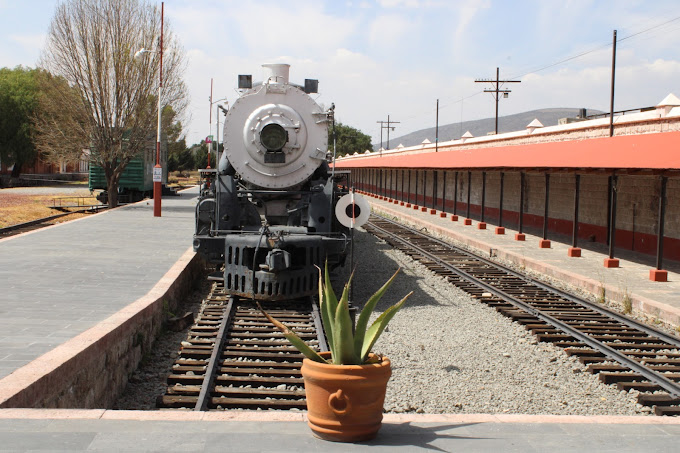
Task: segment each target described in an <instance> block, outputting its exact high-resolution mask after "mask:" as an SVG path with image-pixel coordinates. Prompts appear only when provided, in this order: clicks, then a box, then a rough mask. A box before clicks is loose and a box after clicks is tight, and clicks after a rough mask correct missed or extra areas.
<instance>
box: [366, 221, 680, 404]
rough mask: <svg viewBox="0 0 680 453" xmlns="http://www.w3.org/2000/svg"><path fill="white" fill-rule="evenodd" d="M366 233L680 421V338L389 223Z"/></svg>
mask: <svg viewBox="0 0 680 453" xmlns="http://www.w3.org/2000/svg"><path fill="white" fill-rule="evenodd" d="M364 227H365V228H366V230H367V231H369V232H370V233H372V234H374V235H376V236H377V237H379V238H381V239H384V240H385V241H386V242H388V243H389V244H390V245H392V246H394V247H395V248H397V249H399V250H401V251H402V252H404V253H406V254H407V255H409V256H411V257H412V258H413V259H415V260H417V261H419V262H421V263H422V264H424V265H425V266H427V267H428V268H429V269H430V270H432V271H434V272H435V273H437V274H439V275H442V276H443V277H445V278H446V279H447V280H448V281H449V282H450V283H452V284H454V285H456V286H458V287H460V288H461V289H463V290H464V291H466V292H468V293H469V294H471V295H472V296H473V297H474V298H476V299H478V300H479V301H481V302H483V303H485V304H488V305H490V306H492V307H494V308H496V310H498V311H499V312H501V313H502V314H504V315H506V316H508V317H510V318H512V319H513V320H515V321H517V322H519V323H520V324H523V325H524V326H525V327H526V328H527V329H528V330H530V331H531V332H532V333H534V335H536V337H537V339H538V340H539V341H545V342H552V343H554V344H556V345H557V346H561V347H563V348H564V349H565V352H566V353H567V354H569V355H574V356H577V357H578V359H579V360H580V361H581V362H582V363H584V364H585V365H586V366H587V369H588V371H590V372H592V373H597V374H598V376H599V379H600V380H601V381H602V382H604V383H607V384H615V385H616V386H617V387H618V388H619V389H620V390H626V391H628V390H638V391H639V392H640V393H639V395H638V402H639V403H640V404H643V405H646V406H650V407H653V408H654V413H655V414H656V415H680V385H679V384H678V382H680V339H678V338H677V337H675V336H672V335H668V334H666V333H664V332H662V331H659V330H657V329H654V328H652V327H649V326H647V325H645V324H643V323H640V322H637V321H635V320H633V319H630V318H628V317H626V316H623V315H621V314H619V313H616V312H613V311H610V310H607V309H606V308H604V307H602V306H600V305H599V304H597V303H592V302H589V301H587V300H584V299H581V298H579V297H577V296H574V295H572V294H569V293H566V292H564V291H561V290H559V289H557V288H554V287H552V286H550V285H547V284H545V283H542V282H540V281H538V280H535V279H532V278H530V277H528V276H526V275H523V274H520V273H517V272H515V271H513V270H511V269H509V268H506V267H504V266H502V265H500V264H498V263H496V262H493V261H490V260H487V259H485V258H483V257H481V256H478V255H475V254H473V253H471V252H469V251H466V250H464V249H460V248H457V247H455V246H453V245H451V244H448V243H446V242H444V241H441V240H439V239H436V238H434V237H431V236H429V235H427V234H425V233H423V232H421V231H418V230H415V229H413V228H409V227H406V226H404V225H401V224H399V223H396V222H394V221H391V220H388V219H386V218H384V217H380V216H376V215H372V216H371V218H370V220H369V222H368V223H367V224H366V225H365V226H364Z"/></svg>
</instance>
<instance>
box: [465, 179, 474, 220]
mask: <svg viewBox="0 0 680 453" xmlns="http://www.w3.org/2000/svg"><path fill="white" fill-rule="evenodd" d="M471 183H472V172H471V171H470V170H468V183H467V209H466V212H465V225H472V219H470V185H471Z"/></svg>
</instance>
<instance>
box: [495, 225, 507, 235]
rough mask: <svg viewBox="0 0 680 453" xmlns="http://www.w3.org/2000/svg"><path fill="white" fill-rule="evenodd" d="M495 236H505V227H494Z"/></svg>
mask: <svg viewBox="0 0 680 453" xmlns="http://www.w3.org/2000/svg"><path fill="white" fill-rule="evenodd" d="M496 234H505V227H496Z"/></svg>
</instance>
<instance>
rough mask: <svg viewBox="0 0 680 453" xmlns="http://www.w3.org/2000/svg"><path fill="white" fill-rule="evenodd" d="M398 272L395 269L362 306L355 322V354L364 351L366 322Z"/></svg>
mask: <svg viewBox="0 0 680 453" xmlns="http://www.w3.org/2000/svg"><path fill="white" fill-rule="evenodd" d="M400 270H401V269H397V271H396V272H395V273H394V275H392V278H390V279H389V280H387V282H386V283H385V284H384V285H383V286H382V288H380V289H379V290H378V291H376V292H375V294H373V295H372V296H371V298H370V299H368V302H366V305H364V308H363V310H361V314H360V315H359V319H358V321H357V326H356V329H355V330H354V350H355V351H357V354H361V351H363V349H364V338H365V337H366V327H367V326H368V320H369V318H370V317H371V313H373V310H374V309H375V306H376V304H377V303H378V301H379V300H380V299H381V298H382V296H383V295H384V294H385V292H386V291H387V288H389V287H390V285H391V284H392V282H393V281H394V279H395V278H396V277H397V274H398V273H399V271H400Z"/></svg>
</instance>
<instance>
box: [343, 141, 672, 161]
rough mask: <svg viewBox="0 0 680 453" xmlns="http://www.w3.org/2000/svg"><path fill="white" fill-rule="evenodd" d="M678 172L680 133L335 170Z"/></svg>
mask: <svg viewBox="0 0 680 453" xmlns="http://www.w3.org/2000/svg"><path fill="white" fill-rule="evenodd" d="M376 167H382V168H579V169H580V168H617V169H618V168H621V169H680V132H664V133H652V134H643V135H623V136H618V137H605V138H592V139H585V140H571V141H562V142H548V143H535V144H527V145H514V146H498V147H493V148H474V149H452V150H444V151H439V152H437V153H435V152H434V151H432V152H426V153H420V154H410V155H403V154H394V155H389V154H383V155H382V156H378V155H377V154H376V155H375V156H370V157H368V156H367V157H361V158H355V159H346V160H340V161H338V162H337V164H336V168H338V169H343V168H376Z"/></svg>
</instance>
